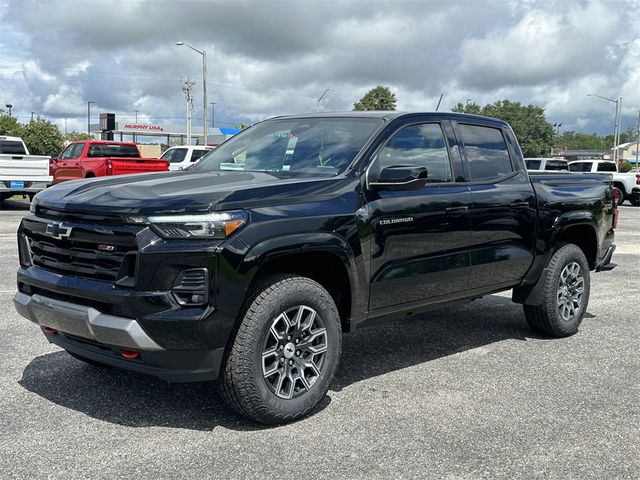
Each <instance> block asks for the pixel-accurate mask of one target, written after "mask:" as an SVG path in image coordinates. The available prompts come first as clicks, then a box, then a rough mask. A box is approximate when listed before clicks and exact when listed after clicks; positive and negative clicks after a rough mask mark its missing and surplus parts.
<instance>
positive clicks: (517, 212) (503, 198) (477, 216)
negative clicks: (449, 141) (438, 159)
mask: <svg viewBox="0 0 640 480" xmlns="http://www.w3.org/2000/svg"><path fill="white" fill-rule="evenodd" d="M456 131H457V132H458V135H459V137H460V139H461V141H462V144H463V152H464V158H465V159H466V171H467V178H468V179H469V187H470V190H471V201H472V212H471V283H472V284H474V285H475V286H476V287H487V289H488V290H490V289H491V288H492V286H496V285H506V284H511V285H515V284H517V283H519V282H520V280H521V279H522V278H523V277H524V274H525V273H526V271H527V270H528V269H529V266H530V265H531V262H532V261H533V250H534V242H535V226H536V198H535V193H534V190H533V186H532V185H531V181H530V180H529V176H528V175H527V174H526V169H525V165H524V162H523V161H522V160H521V158H522V156H521V154H520V149H519V147H518V145H517V142H516V141H515V138H514V137H513V134H512V133H511V132H510V131H509V130H508V129H506V128H502V127H501V125H500V124H492V123H487V124H471V123H468V124H467V123H457V127H456Z"/></svg>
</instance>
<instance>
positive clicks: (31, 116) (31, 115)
mask: <svg viewBox="0 0 640 480" xmlns="http://www.w3.org/2000/svg"><path fill="white" fill-rule="evenodd" d="M34 113H36V112H31V121H32V122H33V114H34Z"/></svg>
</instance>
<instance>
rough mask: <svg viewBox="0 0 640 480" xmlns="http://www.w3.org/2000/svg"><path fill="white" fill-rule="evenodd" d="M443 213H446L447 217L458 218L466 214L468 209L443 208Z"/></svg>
mask: <svg viewBox="0 0 640 480" xmlns="http://www.w3.org/2000/svg"><path fill="white" fill-rule="evenodd" d="M444 211H445V212H447V215H451V216H452V217H459V216H460V215H462V214H463V213H467V212H468V211H469V207H449V208H445V209H444Z"/></svg>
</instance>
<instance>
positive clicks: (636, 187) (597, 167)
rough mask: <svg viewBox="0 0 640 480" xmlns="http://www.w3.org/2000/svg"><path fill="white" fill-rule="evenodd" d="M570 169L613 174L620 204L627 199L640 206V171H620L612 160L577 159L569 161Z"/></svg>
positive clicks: (635, 205)
mask: <svg viewBox="0 0 640 480" xmlns="http://www.w3.org/2000/svg"><path fill="white" fill-rule="evenodd" d="M569 170H570V171H572V172H589V173H594V172H604V173H611V175H612V176H613V187H614V188H617V189H618V190H619V192H620V193H619V195H620V200H619V201H618V205H622V203H623V202H624V201H625V200H629V203H631V205H633V206H634V207H638V206H640V173H636V172H635V171H633V172H627V173H621V172H618V169H617V167H616V164H615V162H612V161H610V160H577V161H575V162H570V163H569Z"/></svg>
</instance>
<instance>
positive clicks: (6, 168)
mask: <svg viewBox="0 0 640 480" xmlns="http://www.w3.org/2000/svg"><path fill="white" fill-rule="evenodd" d="M0 180H22V181H25V182H50V181H51V177H50V176H49V157H45V156H42V155H8V154H4V155H0Z"/></svg>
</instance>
